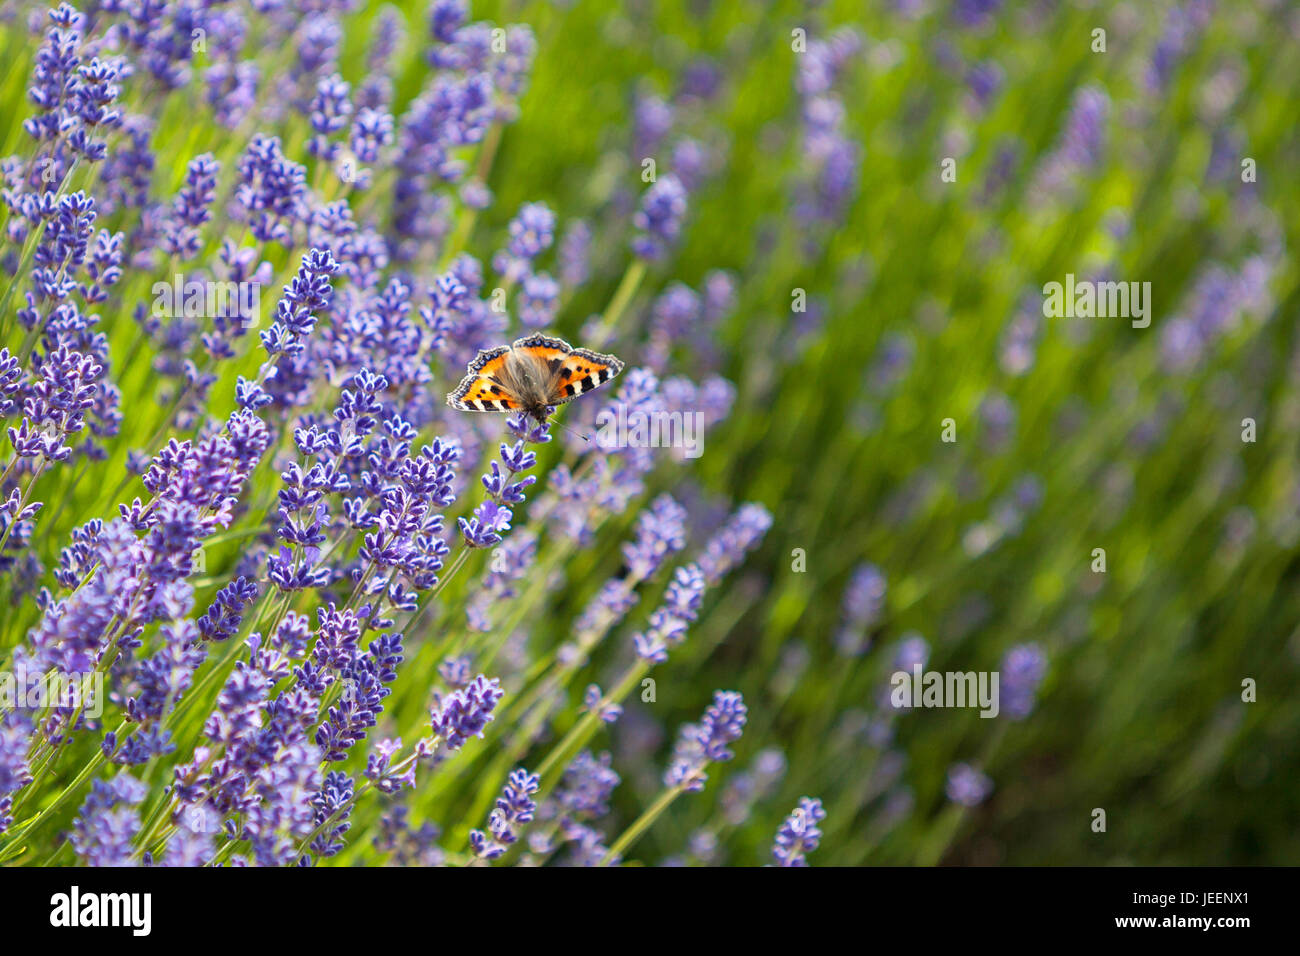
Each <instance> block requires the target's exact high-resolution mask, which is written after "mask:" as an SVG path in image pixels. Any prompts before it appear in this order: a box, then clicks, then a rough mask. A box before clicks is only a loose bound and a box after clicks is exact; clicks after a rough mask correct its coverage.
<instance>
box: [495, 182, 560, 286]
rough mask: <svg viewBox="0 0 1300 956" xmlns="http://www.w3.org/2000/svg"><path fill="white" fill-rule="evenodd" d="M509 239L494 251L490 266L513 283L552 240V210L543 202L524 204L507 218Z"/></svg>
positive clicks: (553, 216) (553, 226)
mask: <svg viewBox="0 0 1300 956" xmlns="http://www.w3.org/2000/svg"><path fill="white" fill-rule="evenodd" d="M509 232H510V239H509V241H508V242H507V243H506V247H505V249H503V250H501V251H500V252H498V253H497V254H496V256H495V257H494V258H493V260H492V268H494V269H496V270H497V272H499V273H500V274H501V277H502V278H503V279H504V280H505V281H506V282H517V281H519V280H520V279H522V278H523V277H524V276H526V275H527V274H528V273H529V272H530V271H532V263H533V260H535V259H536V258H537V257H538V256H540V255H541V254H542V253H543V252H545V251H546V250H547V249H549V248H550V247H551V244H552V243H553V242H554V241H555V213H553V212H552V211H551V208H550V207H549V206H547V205H546V204H545V203H540V202H531V203H524V205H522V206H520V207H519V214H518V215H517V216H515V218H514V219H512V220H510V226H509Z"/></svg>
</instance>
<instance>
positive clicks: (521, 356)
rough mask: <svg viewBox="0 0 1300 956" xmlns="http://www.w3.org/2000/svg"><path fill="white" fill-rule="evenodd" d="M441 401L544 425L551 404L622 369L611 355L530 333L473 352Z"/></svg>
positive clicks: (570, 398) (572, 396) (566, 399)
mask: <svg viewBox="0 0 1300 956" xmlns="http://www.w3.org/2000/svg"><path fill="white" fill-rule="evenodd" d="M467 371H468V373H469V374H467V375H466V376H465V377H464V378H463V379H461V383H460V384H459V385H457V386H456V390H455V391H454V392H452V393H451V394H449V395H448V396H447V404H448V405H450V406H451V407H452V408H458V409H460V410H461V411H463V412H517V411H522V412H524V413H525V414H528V415H531V416H532V417H533V418H535V419H537V421H539V422H542V423H545V421H546V418H547V416H548V415H549V413H550V411H551V406H554V405H563V404H564V403H565V402H571V401H573V400H574V399H575V398H577V397H578V396H579V395H581V394H583V393H584V392H590V391H591V390H592V389H593V388H598V387H599V386H601V385H604V384H605V383H606V382H608V381H609V380H610V379H612V378H613V377H614V376H615V375H617V374H618V373H619V372H621V371H623V363H622V362H621V361H620V360H619V359H617V358H615V357H614V356H612V355H602V354H601V353H600V352H593V351H591V350H590V349H575V348H573V347H572V346H571V345H569V343H568V342H566V341H564V340H563V339H557V338H555V337H554V336H550V335H546V334H545V333H542V332H537V333H534V334H533V335H529V336H526V337H525V338H522V339H516V340H515V342H514V344H513V345H509V346H506V345H500V346H497V347H496V348H494V349H484V350H483V351H481V352H479V353H478V355H477V356H476V357H475V359H474V361H472V362H470V363H469V368H468V369H467Z"/></svg>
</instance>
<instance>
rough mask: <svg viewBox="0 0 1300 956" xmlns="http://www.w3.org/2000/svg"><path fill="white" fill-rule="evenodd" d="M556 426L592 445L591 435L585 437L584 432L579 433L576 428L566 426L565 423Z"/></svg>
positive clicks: (558, 423)
mask: <svg viewBox="0 0 1300 956" xmlns="http://www.w3.org/2000/svg"><path fill="white" fill-rule="evenodd" d="M555 424H557V425H559V426H560V427H561V428H563V429H564V430H565V431H566V432H569V433H570V434H573V435H577V436H578V437H579V438H581V439H582V440H583V441H585V442H588V443H590V441H591V436H590V435H584V434H583V433H582V432H580V431H578V430H577V429H576V428H570V427H569V426H568V425H566V424H564V422H556V423H555Z"/></svg>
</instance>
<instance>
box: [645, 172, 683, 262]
mask: <svg viewBox="0 0 1300 956" xmlns="http://www.w3.org/2000/svg"><path fill="white" fill-rule="evenodd" d="M685 216H686V188H685V187H684V186H683V185H682V181H681V180H680V179H678V178H677V177H676V176H674V175H673V174H672V173H668V174H667V175H665V176H661V177H660V178H659V179H658V181H656V182H655V183H654V185H652V186H651V187H650V188H649V189H647V190H646V191H645V195H643V196H642V197H641V208H640V209H638V210H637V213H636V215H634V216H633V217H632V225H633V226H635V227H636V229H637V234H636V235H635V236H634V237H633V239H632V251H633V252H634V253H635V254H636V255H637V256H639V257H640V258H642V259H651V260H654V259H663V258H664V257H666V256H667V254H668V250H669V248H670V247H671V246H672V245H673V244H675V243H676V242H677V238H678V236H679V235H680V234H681V228H682V219H684V218H685Z"/></svg>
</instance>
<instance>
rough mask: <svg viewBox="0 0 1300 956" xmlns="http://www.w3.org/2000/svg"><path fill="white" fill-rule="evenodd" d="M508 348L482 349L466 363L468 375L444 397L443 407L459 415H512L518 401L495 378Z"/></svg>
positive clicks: (517, 406) (503, 362) (504, 359)
mask: <svg viewBox="0 0 1300 956" xmlns="http://www.w3.org/2000/svg"><path fill="white" fill-rule="evenodd" d="M509 351H510V349H509V348H507V347H506V346H504V345H502V346H499V347H498V348H494V349H485V350H484V351H482V352H479V353H478V356H477V357H476V358H475V359H474V361H472V362H470V363H469V368H468V370H467V371H468V373H469V374H467V375H466V376H465V377H464V378H463V379H461V381H460V384H459V385H457V386H456V390H455V391H454V392H452V393H451V394H450V395H448V396H447V404H448V405H450V406H451V407H452V408H456V409H459V410H460V411H462V412H513V411H516V410H518V409H519V407H520V405H519V401H518V400H517V399H516V398H515V397H514V396H513V395H512V394H510V392H509V391H508V390H507V389H506V388H505V386H503V385H501V384H500V383H499V381H498V380H497V379H496V377H495V376H496V373H497V372H499V371H500V370H501V368H502V366H504V365H505V363H506V353H507V352H509Z"/></svg>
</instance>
